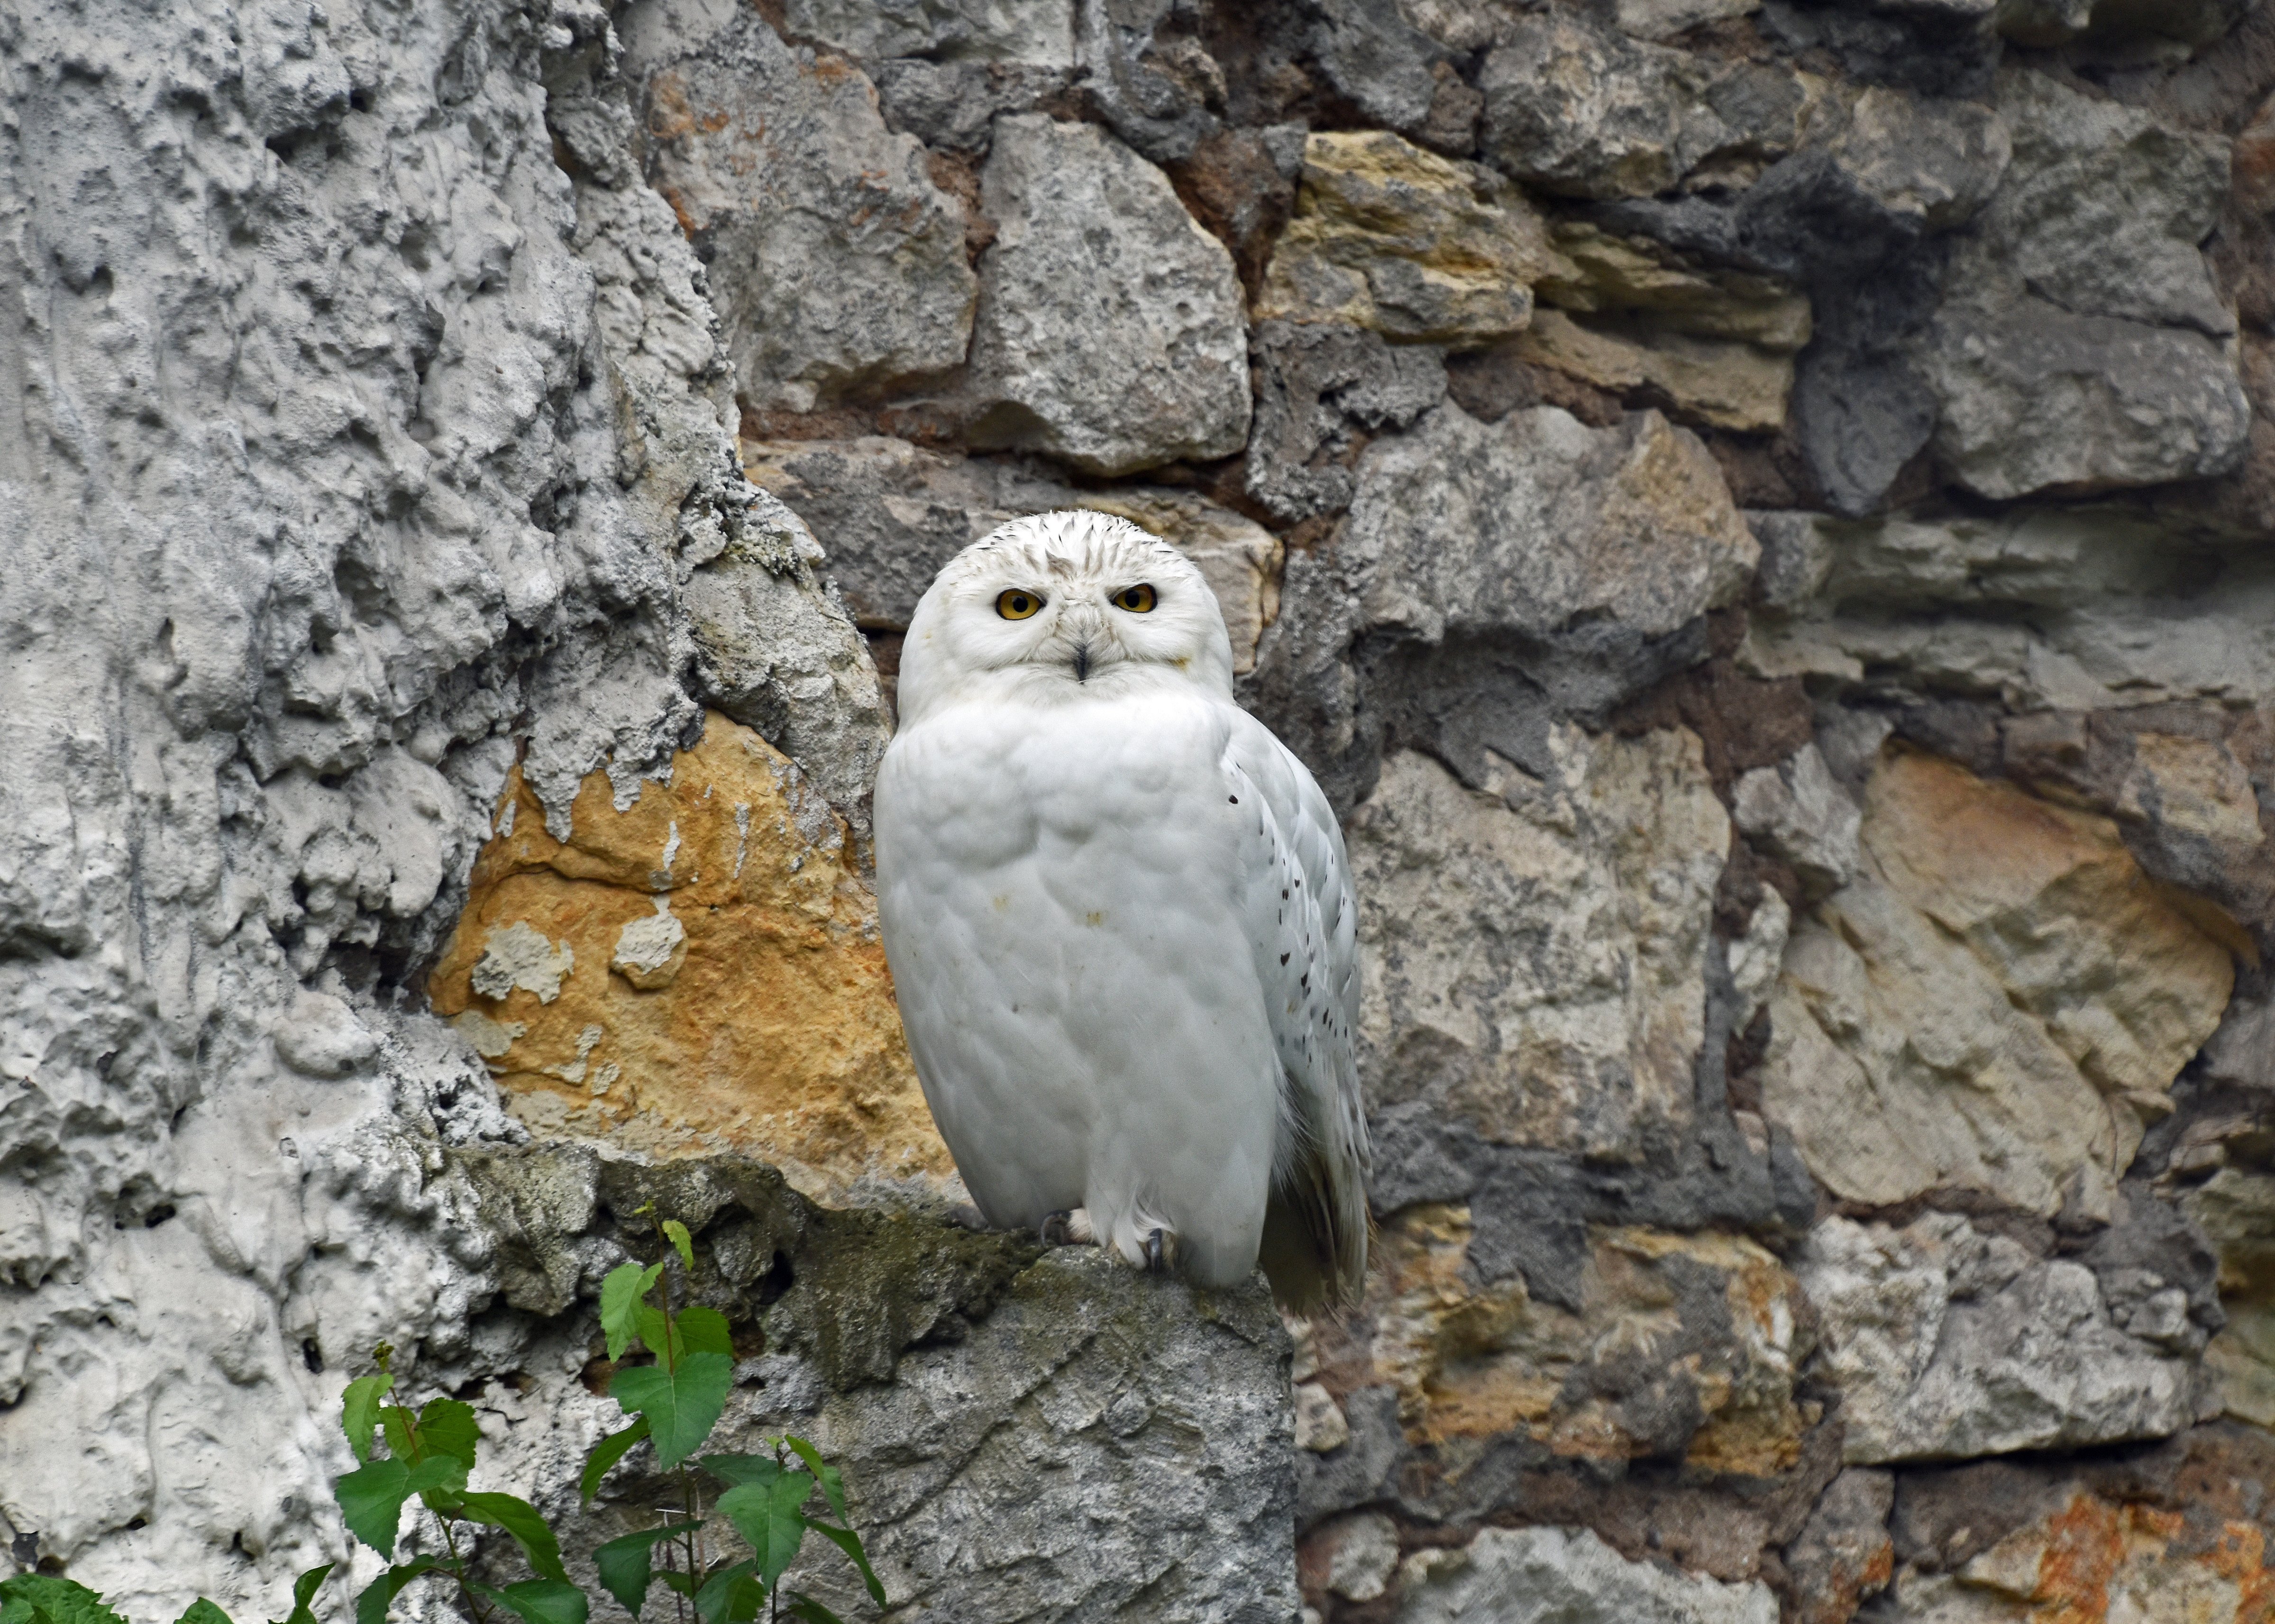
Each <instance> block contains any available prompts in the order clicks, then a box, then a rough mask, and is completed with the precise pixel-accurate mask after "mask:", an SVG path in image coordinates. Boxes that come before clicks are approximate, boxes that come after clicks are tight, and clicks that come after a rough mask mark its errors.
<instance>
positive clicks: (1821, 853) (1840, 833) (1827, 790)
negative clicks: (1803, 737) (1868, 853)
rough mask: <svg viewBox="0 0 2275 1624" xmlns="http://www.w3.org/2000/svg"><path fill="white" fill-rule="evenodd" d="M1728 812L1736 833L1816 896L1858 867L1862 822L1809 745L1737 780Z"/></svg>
mask: <svg viewBox="0 0 2275 1624" xmlns="http://www.w3.org/2000/svg"><path fill="white" fill-rule="evenodd" d="M1730 812H1731V816H1732V818H1733V819H1734V820H1735V821H1736V823H1737V825H1738V827H1740V828H1742V829H1743V830H1744V831H1745V832H1746V833H1747V834H1748V835H1751V836H1752V837H1753V838H1754V839H1755V841H1757V842H1758V843H1759V844H1760V845H1761V846H1762V848H1763V849H1764V850H1766V851H1767V852H1768V853H1769V854H1770V855H1771V856H1772V857H1781V858H1783V859H1784V860H1785V861H1786V862H1788V863H1789V864H1791V865H1793V867H1794V870H1795V872H1797V873H1798V874H1800V876H1801V878H1802V881H1803V884H1804V885H1807V886H1809V887H1810V888H1811V889H1813V890H1814V891H1815V892H1816V893H1817V895H1824V894H1825V893H1826V892H1828V891H1837V890H1839V889H1840V888H1841V887H1842V886H1844V885H1847V884H1848V882H1849V881H1850V880H1854V879H1855V878H1856V875H1857V873H1858V872H1860V871H1861V870H1862V868H1863V857H1862V856H1861V854H1860V853H1859V852H1858V850H1857V848H1856V833H1857V830H1858V828H1859V827H1860V826H1861V824H1862V821H1863V816H1862V814H1861V813H1860V812H1858V811H1857V809H1856V803H1855V802H1853V801H1851V800H1850V799H1849V798H1848V796H1847V794H1845V793H1844V792H1843V791H1842V790H1841V789H1840V785H1838V784H1836V783H1835V782H1833V774H1832V773H1831V772H1830V771H1828V770H1827V769H1826V767H1825V758H1824V757H1823V756H1822V755H1820V754H1819V753H1818V749H1817V746H1816V745H1814V744H1804V745H1803V746H1802V747H1801V748H1800V749H1799V750H1797V751H1795V752H1794V753H1793V754H1792V755H1791V756H1789V757H1788V758H1787V759H1785V760H1783V761H1781V762H1780V763H1779V764H1778V765H1777V766H1775V767H1756V768H1755V769H1754V770H1753V771H1752V772H1750V773H1748V774H1745V776H1743V777H1742V778H1741V779H1739V780H1738V782H1736V783H1735V784H1734V785H1732V786H1731V792H1730Z"/></svg>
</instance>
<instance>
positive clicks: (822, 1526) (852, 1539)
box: [806, 1522, 885, 1607]
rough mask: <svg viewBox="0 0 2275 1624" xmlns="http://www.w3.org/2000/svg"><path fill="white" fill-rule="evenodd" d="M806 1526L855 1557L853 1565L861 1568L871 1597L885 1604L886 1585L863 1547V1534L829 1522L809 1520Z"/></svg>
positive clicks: (862, 1579) (851, 1556) (863, 1579)
mask: <svg viewBox="0 0 2275 1624" xmlns="http://www.w3.org/2000/svg"><path fill="white" fill-rule="evenodd" d="M806 1527H808V1528H810V1529H812V1530H813V1531H814V1532H815V1533H817V1534H819V1535H820V1536H821V1537H823V1538H824V1539H826V1540H828V1542H829V1543H830V1544H831V1545H835V1546H836V1547H837V1548H838V1549H839V1550H840V1551H843V1552H845V1554H846V1555H847V1556H849V1557H850V1558H852V1559H853V1566H854V1567H858V1568H859V1569H860V1570H861V1582H862V1583H864V1584H865V1585H867V1586H868V1587H869V1599H870V1600H871V1601H873V1602H875V1603H876V1604H877V1605H879V1606H880V1607H881V1606H883V1605H885V1587H884V1584H883V1583H882V1582H881V1581H880V1580H879V1579H878V1577H877V1570H876V1569H875V1568H873V1567H870V1566H869V1553H868V1552H866V1551H864V1550H863V1549H862V1548H861V1536H860V1535H858V1534H857V1533H855V1532H854V1531H853V1530H851V1529H850V1528H832V1527H830V1526H829V1524H828V1523H827V1522H809V1523H807V1524H806Z"/></svg>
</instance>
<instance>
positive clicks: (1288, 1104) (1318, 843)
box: [1221, 714, 1371, 1311]
mask: <svg viewBox="0 0 2275 1624" xmlns="http://www.w3.org/2000/svg"><path fill="white" fill-rule="evenodd" d="M1221 767H1222V770H1223V773H1224V774H1225V778H1226V781H1227V782H1226V793H1227V795H1228V796H1229V797H1235V798H1236V800H1237V802H1238V804H1239V805H1240V807H1241V808H1242V810H1243V812H1247V811H1248V810H1249V809H1250V808H1251V807H1252V808H1253V809H1254V821H1253V824H1252V826H1251V825H1249V824H1248V820H1246V819H1243V826H1244V827H1252V828H1253V830H1254V839H1255V842H1256V844H1255V848H1254V851H1253V855H1252V857H1251V859H1250V860H1249V861H1248V863H1247V864H1246V865H1244V866H1245V872H1246V873H1247V875H1248V880H1249V899H1248V908H1247V919H1248V926H1249V940H1250V944H1251V948H1252V949H1253V951H1254V955H1255V963H1256V972H1257V978H1258V981H1259V982H1260V984H1261V986H1262V987H1263V991H1264V997H1265V1005H1266V1009H1267V1011H1268V1012H1269V1015H1270V1018H1271V1023H1272V1034H1273V1040H1274V1046H1275V1047H1276V1048H1277V1049H1278V1052H1279V1058H1280V1118H1281V1120H1280V1133H1279V1138H1278V1145H1277V1151H1276V1153H1275V1156H1274V1167H1273V1190H1272V1197H1271V1203H1270V1205H1269V1207H1268V1209H1267V1211H1266V1216H1265V1224H1264V1244H1263V1249H1262V1258H1261V1261H1262V1263H1263V1265H1264V1269H1265V1273H1266V1274H1267V1275H1269V1276H1270V1277H1271V1280H1272V1285H1273V1290H1274V1295H1277V1296H1278V1297H1279V1298H1280V1299H1281V1302H1282V1303H1286V1304H1288V1305H1289V1306H1290V1307H1292V1308H1296V1309H1298V1310H1301V1311H1311V1310H1315V1309H1319V1308H1321V1307H1326V1306H1330V1305H1333V1304H1335V1303H1349V1302H1353V1301H1356V1300H1357V1297H1358V1295H1359V1294H1360V1291H1361V1290H1362V1288H1363V1287H1364V1281H1365V1276H1366V1242H1367V1206H1366V1183H1367V1175H1368V1172H1369V1170H1370V1166H1371V1158H1370V1153H1369V1151H1368V1147H1367V1136H1366V1114H1365V1108H1364V1102H1363V1101H1362V1100H1361V1099H1360V1096H1359V1086H1358V1064H1357V1055H1356V1054H1355V1052H1354V1048H1353V1044H1354V1033H1355V1032H1356V1031H1357V1025H1358V996H1359V988H1358V908H1357V901H1356V899H1355V898H1354V896H1353V895H1352V893H1351V882H1350V865H1349V860H1348V859H1347V858H1346V857H1345V856H1344V852H1343V835H1342V827H1341V826H1340V825H1339V824H1337V822H1336V821H1335V815H1334V808H1333V807H1331V806H1330V805H1328V804H1327V797H1326V795H1325V794H1323V793H1322V792H1321V791H1320V789H1319V784H1318V782H1316V781H1314V780H1313V778H1312V777H1311V772H1310V770H1309V769H1308V768H1306V767H1304V764H1303V763H1302V762H1301V761H1300V760H1298V759H1296V756H1295V755H1294V753H1293V752H1290V751H1289V749H1288V747H1287V746H1286V745H1284V744H1281V742H1280V741H1279V740H1278V739H1277V738H1274V736H1272V733H1271V731H1270V729H1266V727H1265V726H1264V725H1263V724H1262V723H1261V722H1259V721H1256V720H1255V719H1253V718H1252V717H1250V716H1248V715H1246V714H1241V715H1240V717H1239V721H1238V722H1237V723H1236V724H1235V726H1234V728H1233V729H1232V733H1231V736H1230V738H1229V739H1228V742H1227V744H1226V746H1225V752H1224V757H1223V759H1222V762H1221Z"/></svg>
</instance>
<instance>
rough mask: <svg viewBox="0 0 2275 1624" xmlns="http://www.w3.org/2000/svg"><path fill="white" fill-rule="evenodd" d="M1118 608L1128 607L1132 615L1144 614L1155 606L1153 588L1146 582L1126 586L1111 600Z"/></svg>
mask: <svg viewBox="0 0 2275 1624" xmlns="http://www.w3.org/2000/svg"><path fill="white" fill-rule="evenodd" d="M1110 601H1111V602H1112V603H1113V605H1114V607H1115V608H1117V609H1128V610H1129V611H1130V613H1131V614H1132V615H1143V614H1145V613H1147V612H1148V611H1149V610H1151V609H1152V608H1153V603H1154V598H1153V588H1152V587H1151V586H1148V585H1145V583H1144V582H1142V581H1141V582H1139V583H1138V585H1135V586H1125V587H1123V588H1122V590H1121V591H1120V592H1118V593H1115V594H1114V596H1113V598H1112V599H1111V600H1110Z"/></svg>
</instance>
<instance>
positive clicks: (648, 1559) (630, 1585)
mask: <svg viewBox="0 0 2275 1624" xmlns="http://www.w3.org/2000/svg"><path fill="white" fill-rule="evenodd" d="M701 1526H702V1524H700V1523H698V1522H670V1523H666V1524H665V1525H664V1526H663V1527H661V1528H647V1529H642V1530H640V1531H639V1533H637V1534H626V1535H625V1536H624V1537H623V1538H621V1539H611V1540H610V1541H608V1544H607V1545H596V1546H595V1547H593V1567H595V1568H597V1569H598V1570H599V1571H600V1575H601V1589H602V1590H606V1591H607V1592H608V1594H609V1595H611V1596H613V1597H615V1598H616V1600H617V1602H618V1603H619V1604H620V1605H622V1606H623V1607H624V1611H625V1612H627V1613H631V1615H632V1616H633V1617H634V1618H638V1617H639V1610H640V1603H641V1602H642V1601H643V1600H644V1599H646V1596H647V1587H648V1586H649V1585H651V1584H653V1583H654V1582H656V1581H657V1580H658V1579H660V1578H662V1577H663V1576H664V1575H661V1574H659V1573H657V1572H656V1570H655V1548H656V1546H657V1545H661V1544H662V1543H663V1542H664V1541H665V1540H667V1539H669V1538H671V1537H673V1536H674V1535H676V1534H681V1533H684V1532H685V1531H686V1530H689V1529H691V1528H699V1527H701Z"/></svg>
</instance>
